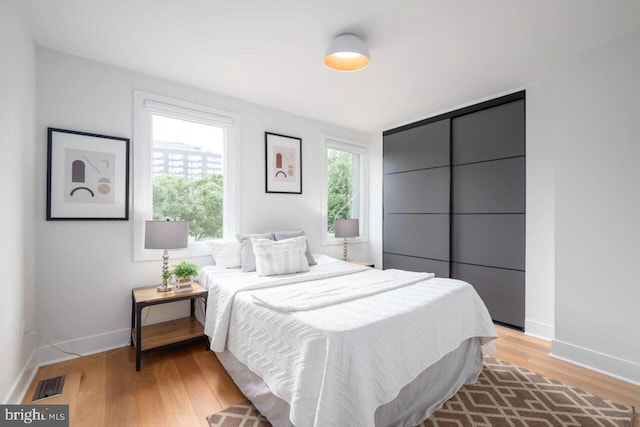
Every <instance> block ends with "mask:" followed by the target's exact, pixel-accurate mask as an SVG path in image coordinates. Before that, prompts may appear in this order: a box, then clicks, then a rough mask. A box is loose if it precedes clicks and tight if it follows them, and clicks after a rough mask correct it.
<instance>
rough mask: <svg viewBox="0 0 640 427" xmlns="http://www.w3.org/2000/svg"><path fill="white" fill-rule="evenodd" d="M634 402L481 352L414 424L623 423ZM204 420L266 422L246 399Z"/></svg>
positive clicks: (214, 423) (252, 425)
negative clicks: (468, 375)
mask: <svg viewBox="0 0 640 427" xmlns="http://www.w3.org/2000/svg"><path fill="white" fill-rule="evenodd" d="M633 416H634V408H633V406H625V405H619V404H617V403H613V402H610V401H608V400H604V399H601V398H599V397H596V396H593V395H592V394H590V393H587V392H586V391H582V390H579V389H577V388H574V387H570V386H568V385H565V384H562V383H560V382H558V381H556V380H552V379H550V378H546V377H543V376H542V375H538V374H536V373H533V372H531V371H529V370H527V369H524V368H520V367H518V366H515V365H512V364H510V363H508V362H504V361H502V360H498V359H494V358H493V357H489V356H485V357H484V369H483V370H482V373H481V374H480V377H479V378H478V382H477V383H476V384H472V385H466V386H464V387H462V388H461V389H460V390H459V391H458V393H457V394H456V395H455V396H453V397H452V398H451V399H449V400H448V401H446V402H445V403H444V404H443V405H442V408H440V409H439V410H438V411H436V412H434V413H433V414H432V415H431V417H429V419H427V420H426V421H424V422H423V423H422V424H420V426H419V427H445V426H446V427H450V426H486V427H499V426H516V427H533V426H536V427H537V426H567V427H569V426H581V427H589V426H625V427H627V426H628V427H631V425H632V423H633ZM207 420H208V421H209V425H210V426H211V427H235V426H243V427H245V426H246V427H270V426H271V424H269V422H268V421H267V420H266V419H265V418H264V417H263V416H262V415H260V413H259V412H258V410H257V409H256V408H254V407H253V405H251V403H249V402H244V403H241V404H238V405H234V406H231V407H229V408H227V409H224V410H223V411H220V412H218V413H216V414H213V415H210V416H209V417H208V418H207Z"/></svg>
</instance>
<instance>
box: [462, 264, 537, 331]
mask: <svg viewBox="0 0 640 427" xmlns="http://www.w3.org/2000/svg"><path fill="white" fill-rule="evenodd" d="M451 277H453V278H456V279H460V280H464V281H465V282H469V283H471V285H473V287H474V288H475V290H476V291H477V292H478V295H480V298H482V301H484V303H485V305H486V306H487V308H488V309H489V313H490V314H491V318H492V319H493V320H495V321H498V322H502V323H507V324H509V325H513V326H517V327H519V328H524V315H523V313H524V309H525V307H524V305H525V299H524V297H525V286H524V272H523V271H513V270H502V269H499V268H489V267H478V266H474V265H465V264H458V263H455V262H454V263H452V264H451Z"/></svg>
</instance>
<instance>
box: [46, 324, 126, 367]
mask: <svg viewBox="0 0 640 427" xmlns="http://www.w3.org/2000/svg"><path fill="white" fill-rule="evenodd" d="M130 334H131V329H120V330H117V331H111V332H106V333H104V334H98V335H92V336H88V337H84V338H78V339H75V340H69V341H63V342H57V343H54V344H55V345H56V346H57V347H60V348H61V349H62V350H64V351H68V352H73V353H78V354H81V355H83V356H84V355H88V354H94V353H99V352H101V351H107V350H112V349H114V348H120V347H124V346H126V345H129V340H130V339H131V335H130ZM40 344H41V345H40V347H38V349H37V359H36V360H37V363H38V366H43V365H49V364H51V363H56V362H61V361H63V360H69V359H73V358H74V357H77V356H74V355H71V354H65V353H62V352H60V351H58V350H56V349H55V348H53V347H50V346H48V345H47V344H45V343H42V342H40Z"/></svg>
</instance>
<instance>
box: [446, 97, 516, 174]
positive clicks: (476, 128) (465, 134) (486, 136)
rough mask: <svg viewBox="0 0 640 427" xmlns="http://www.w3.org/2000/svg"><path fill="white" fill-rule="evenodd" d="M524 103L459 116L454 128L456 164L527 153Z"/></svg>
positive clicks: (455, 119)
mask: <svg viewBox="0 0 640 427" xmlns="http://www.w3.org/2000/svg"><path fill="white" fill-rule="evenodd" d="M524 120H525V110H524V100H522V99H521V100H517V101H512V102H509V103H507V104H502V105H498V106H496V107H492V108H487V109H485V110H480V111H476V112H475V113H470V114H465V115H463V116H459V117H455V118H454V119H453V122H452V123H451V127H452V148H451V149H452V159H453V164H454V165H459V164H463V163H472V162H481V161H485V160H492V159H500V158H505V157H515V156H524V153H525V145H524V140H525V128H524V126H525V123H524Z"/></svg>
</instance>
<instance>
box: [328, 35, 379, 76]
mask: <svg viewBox="0 0 640 427" xmlns="http://www.w3.org/2000/svg"><path fill="white" fill-rule="evenodd" d="M324 63H325V65H326V66H327V67H329V68H331V69H333V70H336V71H357V70H361V69H363V68H365V67H366V66H367V65H369V49H367V45H366V44H365V43H364V40H362V39H361V38H360V37H358V36H356V35H355V34H340V35H339V36H338V37H336V38H335V39H333V40H332V41H331V43H330V44H329V47H328V48H327V53H326V54H325V56H324Z"/></svg>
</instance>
